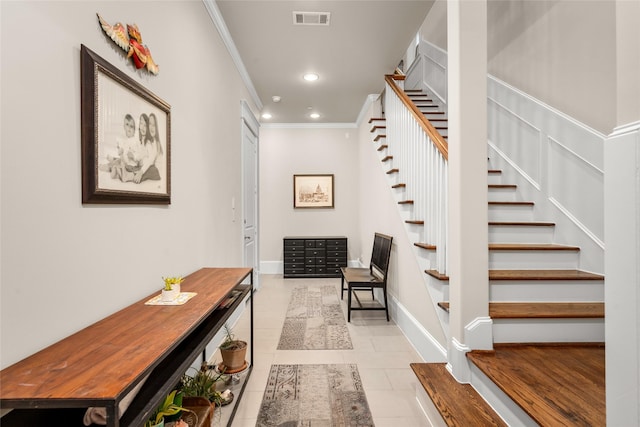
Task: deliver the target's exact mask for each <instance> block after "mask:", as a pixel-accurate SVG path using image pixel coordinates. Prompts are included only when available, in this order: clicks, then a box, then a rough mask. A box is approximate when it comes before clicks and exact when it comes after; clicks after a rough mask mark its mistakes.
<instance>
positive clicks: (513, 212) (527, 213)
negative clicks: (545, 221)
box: [488, 205, 533, 221]
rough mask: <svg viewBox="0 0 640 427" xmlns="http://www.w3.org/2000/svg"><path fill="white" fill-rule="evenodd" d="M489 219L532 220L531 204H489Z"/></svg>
mask: <svg viewBox="0 0 640 427" xmlns="http://www.w3.org/2000/svg"><path fill="white" fill-rule="evenodd" d="M488 217H489V221H533V206H528V205H489V211H488Z"/></svg>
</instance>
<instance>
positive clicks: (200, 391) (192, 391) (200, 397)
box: [179, 363, 233, 426]
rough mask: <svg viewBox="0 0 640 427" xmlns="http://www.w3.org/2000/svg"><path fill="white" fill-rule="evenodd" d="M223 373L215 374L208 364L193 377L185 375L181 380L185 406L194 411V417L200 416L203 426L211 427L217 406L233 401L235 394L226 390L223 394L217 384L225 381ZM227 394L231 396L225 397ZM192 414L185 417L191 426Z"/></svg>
mask: <svg viewBox="0 0 640 427" xmlns="http://www.w3.org/2000/svg"><path fill="white" fill-rule="evenodd" d="M223 375H224V374H222V373H220V374H218V373H215V372H214V371H213V370H212V369H210V368H209V366H208V365H207V364H206V363H203V364H202V366H201V368H200V369H199V370H197V371H196V372H195V374H193V375H189V374H188V373H185V374H184V375H183V376H182V379H181V380H180V386H179V389H180V391H181V392H182V393H183V394H184V398H183V401H182V404H183V406H185V407H187V408H189V409H191V410H192V414H193V415H196V414H197V415H198V416H199V417H200V418H201V419H202V420H204V424H203V425H207V426H208V425H211V419H212V417H213V414H214V408H215V407H216V406H222V405H225V404H227V403H229V402H231V400H232V399H233V394H231V393H230V392H229V390H226V391H225V392H224V393H221V392H219V391H218V390H217V388H216V384H217V383H218V382H219V381H222V380H223ZM225 393H226V394H227V395H231V397H229V396H225ZM192 414H188V415H187V416H183V419H185V420H186V421H187V423H188V424H189V425H192V424H193V423H192V422H191V417H192Z"/></svg>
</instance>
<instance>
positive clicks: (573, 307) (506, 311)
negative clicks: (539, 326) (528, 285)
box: [438, 301, 604, 319]
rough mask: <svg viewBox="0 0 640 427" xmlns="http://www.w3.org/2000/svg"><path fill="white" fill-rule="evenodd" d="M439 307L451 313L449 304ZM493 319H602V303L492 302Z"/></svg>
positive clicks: (490, 314)
mask: <svg viewBox="0 0 640 427" xmlns="http://www.w3.org/2000/svg"><path fill="white" fill-rule="evenodd" d="M438 307H440V308H442V309H443V310H445V311H446V312H449V307H450V305H449V302H447V301H442V302H439V303H438ZM489 317H491V318H492V319H602V318H604V303H602V302H490V303H489Z"/></svg>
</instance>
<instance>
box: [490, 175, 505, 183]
mask: <svg viewBox="0 0 640 427" xmlns="http://www.w3.org/2000/svg"><path fill="white" fill-rule="evenodd" d="M487 183H488V184H502V174H500V173H490V174H488V175H487Z"/></svg>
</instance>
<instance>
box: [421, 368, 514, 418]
mask: <svg viewBox="0 0 640 427" xmlns="http://www.w3.org/2000/svg"><path fill="white" fill-rule="evenodd" d="M410 366H411V369H412V370H413V372H414V373H415V374H416V377H418V381H420V384H422V387H423V388H424V390H425V391H426V392H427V395H429V397H430V398H431V400H432V401H433V404H434V406H435V407H436V409H437V410H438V411H439V412H440V415H441V416H442V419H443V420H444V422H445V424H446V425H448V426H460V427H463V426H464V427H466V426H506V425H507V424H506V423H505V422H504V421H503V420H502V418H500V417H499V416H498V414H496V413H495V411H494V410H493V409H492V408H491V407H490V406H489V404H487V402H486V401H485V400H484V399H483V398H482V397H481V396H480V395H479V394H478V392H477V391H476V390H475V389H474V388H473V386H471V385H470V384H461V383H459V382H458V381H456V379H455V378H454V377H453V375H451V374H450V373H449V371H447V368H446V364H445V363H411V364H410Z"/></svg>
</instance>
